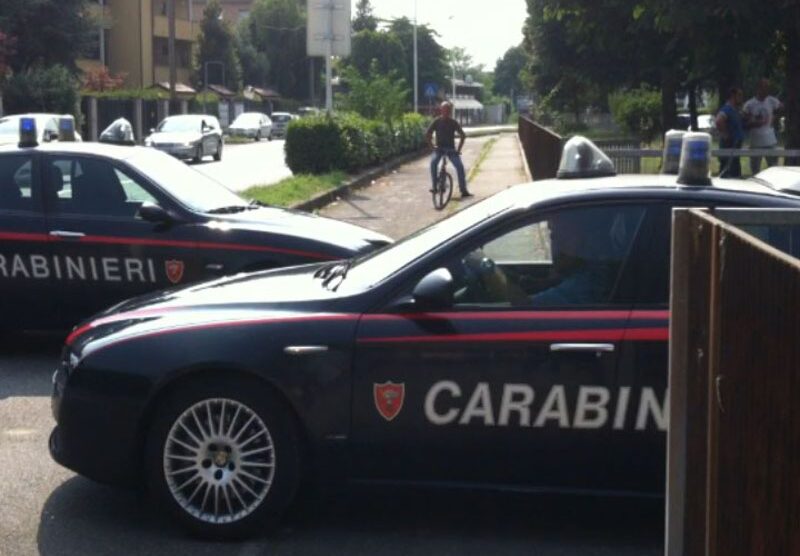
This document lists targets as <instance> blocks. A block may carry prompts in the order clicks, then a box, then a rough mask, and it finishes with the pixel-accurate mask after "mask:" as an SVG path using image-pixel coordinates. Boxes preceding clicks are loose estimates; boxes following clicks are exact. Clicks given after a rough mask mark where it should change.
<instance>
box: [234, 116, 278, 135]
mask: <svg viewBox="0 0 800 556" xmlns="http://www.w3.org/2000/svg"><path fill="white" fill-rule="evenodd" d="M228 135H230V136H231V137H247V138H249V139H255V140H256V141H261V139H263V138H265V137H266V138H267V140H269V141H272V120H270V118H269V116H267V115H266V114H262V113H261V112H244V113H242V114H239V115H238V116H237V117H236V119H235V120H233V123H232V124H231V125H230V126H229V127H228Z"/></svg>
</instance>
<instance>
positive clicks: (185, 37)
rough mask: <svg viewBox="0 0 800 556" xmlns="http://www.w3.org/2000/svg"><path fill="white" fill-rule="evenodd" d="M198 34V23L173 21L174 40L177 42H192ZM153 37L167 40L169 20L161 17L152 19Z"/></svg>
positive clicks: (180, 20) (184, 20) (186, 20)
mask: <svg viewBox="0 0 800 556" xmlns="http://www.w3.org/2000/svg"><path fill="white" fill-rule="evenodd" d="M199 34H200V23H192V22H191V21H189V20H188V19H180V18H176V19H175V38H176V39H177V40H179V41H190V42H194V41H195V39H197V35H199ZM153 36H154V37H159V38H164V39H166V38H169V19H168V18H167V17H166V16H163V15H157V16H154V17H153Z"/></svg>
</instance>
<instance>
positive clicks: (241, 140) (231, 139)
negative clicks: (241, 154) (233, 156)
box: [225, 135, 256, 145]
mask: <svg viewBox="0 0 800 556" xmlns="http://www.w3.org/2000/svg"><path fill="white" fill-rule="evenodd" d="M255 142H256V141H255V139H253V138H251V137H241V136H239V135H226V136H225V144H226V145H244V144H245V143H255Z"/></svg>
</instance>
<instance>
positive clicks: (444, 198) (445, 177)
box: [431, 150, 453, 210]
mask: <svg viewBox="0 0 800 556" xmlns="http://www.w3.org/2000/svg"><path fill="white" fill-rule="evenodd" d="M441 152H442V153H443V156H442V165H441V167H440V168H439V173H438V174H437V176H436V182H435V183H434V184H433V188H432V189H431V196H432V197H433V208H435V209H436V210H442V209H443V208H444V207H445V206H447V203H448V202H450V197H452V196H453V176H452V175H451V174H450V172H448V171H447V159H448V157H447V152H446V151H444V150H442V151H441Z"/></svg>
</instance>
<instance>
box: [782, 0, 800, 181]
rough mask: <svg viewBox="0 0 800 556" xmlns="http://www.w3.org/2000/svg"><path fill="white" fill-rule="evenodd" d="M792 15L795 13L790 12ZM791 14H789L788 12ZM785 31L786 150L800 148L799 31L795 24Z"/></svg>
mask: <svg viewBox="0 0 800 556" xmlns="http://www.w3.org/2000/svg"><path fill="white" fill-rule="evenodd" d="M792 11H793V12H794V15H797V11H795V10H792ZM790 13H791V12H790ZM788 27H789V28H787V29H786V99H785V106H786V148H788V149H797V148H800V31H799V30H798V29H797V26H796V24H791V23H790V24H789V26H788ZM785 163H786V164H787V165H791V166H796V165H798V163H800V160H798V159H797V158H794V159H787V160H786V162H785Z"/></svg>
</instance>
